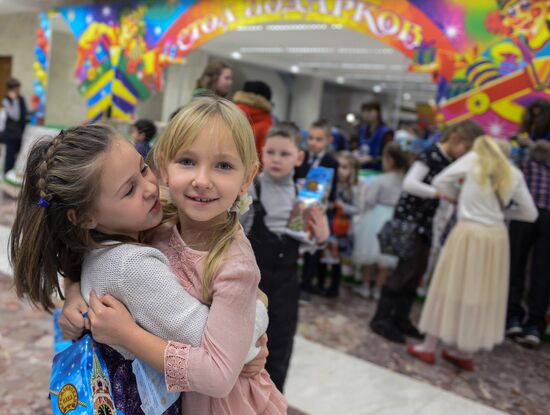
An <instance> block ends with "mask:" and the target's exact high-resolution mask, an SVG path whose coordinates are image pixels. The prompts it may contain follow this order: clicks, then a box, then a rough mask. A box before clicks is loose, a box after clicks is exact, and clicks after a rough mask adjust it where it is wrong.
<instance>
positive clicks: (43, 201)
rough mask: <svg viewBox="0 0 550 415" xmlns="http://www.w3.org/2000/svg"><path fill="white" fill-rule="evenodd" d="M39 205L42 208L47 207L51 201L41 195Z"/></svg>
mask: <svg viewBox="0 0 550 415" xmlns="http://www.w3.org/2000/svg"><path fill="white" fill-rule="evenodd" d="M38 206H40V207H41V208H44V209H47V208H49V207H50V202H48V201H47V200H46V199H45V198H43V197H41V198H40V199H38Z"/></svg>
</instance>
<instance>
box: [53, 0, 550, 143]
mask: <svg viewBox="0 0 550 415" xmlns="http://www.w3.org/2000/svg"><path fill="white" fill-rule="evenodd" d="M128 4H129V3H128V2H125V3H124V5H119V4H117V3H116V2H113V4H111V5H109V4H105V3H102V4H100V5H91V6H79V7H66V8H62V9H59V10H58V11H59V12H60V13H61V14H62V15H63V17H64V18H65V20H66V21H67V23H68V25H69V27H70V29H71V30H72V32H73V33H74V35H75V36H76V37H77V39H78V61H77V62H76V71H75V76H76V77H77V79H78V81H79V88H80V92H81V93H82V94H83V95H84V96H85V97H86V99H87V103H88V118H89V119H90V120H91V121H93V120H97V119H100V118H102V117H105V116H110V117H114V118H119V119H129V118H131V116H132V114H133V111H134V109H135V106H136V104H137V103H138V102H139V101H142V100H145V99H147V97H148V96H149V95H150V94H151V92H153V91H155V90H160V89H162V87H163V83H162V80H163V71H164V69H165V68H166V66H167V65H169V64H172V63H179V62H182V60H183V58H184V56H185V55H186V54H187V53H189V52H190V51H192V50H193V49H195V48H197V47H199V46H200V45H202V44H203V43H204V42H207V41H208V40H210V39H213V38H215V37H217V36H220V35H223V34H224V33H225V32H228V31H232V30H235V29H237V28H239V27H242V26H247V25H257V24H262V23H268V22H285V21H300V22H316V23H327V24H336V25H341V26H342V27H344V28H347V29H350V30H355V31H358V32H360V33H363V34H365V36H371V37H374V38H377V39H379V40H380V41H382V42H385V43H387V44H388V45H390V46H391V47H393V48H395V49H397V50H398V51H400V52H401V53H403V54H404V55H405V56H407V57H408V58H410V59H411V64H410V67H409V70H410V71H425V72H429V73H431V74H432V78H433V82H435V83H436V84H437V87H438V88H437V94H436V96H435V97H434V98H435V101H436V103H437V104H436V107H437V111H438V114H439V119H440V121H443V122H446V123H449V124H450V123H454V122H458V121H460V120H463V119H467V118H473V119H475V120H477V121H479V122H481V123H482V124H483V125H484V126H485V127H486V128H487V129H488V131H489V132H490V133H492V134H494V135H496V136H506V135H509V134H512V133H514V132H515V131H516V129H517V124H518V122H519V121H520V118H521V114H522V111H523V107H524V106H525V105H527V104H528V103H529V102H531V101H532V100H534V99H536V98H541V97H542V98H548V99H550V97H549V96H548V93H549V90H548V82H549V80H550V56H549V53H550V43H549V40H550V29H549V19H550V0H508V1H506V0H411V1H405V0H385V1H381V0H379V1H376V0H373V1H365V0H363V1H361V0H243V1H237V0H204V1H191V0H187V1H186V0H180V1H177V0H173V1H167V2H155V1H136V2H135V3H133V5H132V6H128ZM354 46H355V45H354ZM356 46H360V45H356Z"/></svg>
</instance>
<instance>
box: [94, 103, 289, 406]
mask: <svg viewBox="0 0 550 415" xmlns="http://www.w3.org/2000/svg"><path fill="white" fill-rule="evenodd" d="M153 154H154V159H155V163H156V167H157V168H158V170H159V172H160V174H161V176H162V179H163V182H164V183H166V186H167V188H168V189H167V190H168V192H167V193H168V194H169V197H170V201H168V202H167V203H166V205H165V223H164V224H163V225H166V226H163V227H161V228H160V229H158V230H157V231H156V232H155V235H154V241H153V243H154V245H155V246H157V247H158V248H159V249H160V250H161V251H162V252H163V253H164V254H165V255H166V256H167V257H168V259H169V261H170V264H171V265H172V268H173V269H174V271H175V272H176V274H177V275H178V277H179V278H180V280H181V283H182V284H183V286H184V287H185V288H186V290H187V291H188V292H189V293H191V294H192V295H193V296H194V297H196V298H198V299H200V300H201V301H202V302H203V303H205V304H208V305H210V313H209V315H208V322H207V324H206V327H205V329H204V336H203V339H202V344H201V346H200V347H193V346H192V345H190V344H184V343H183V342H176V341H173V340H174V339H175V338H174V337H170V336H162V335H160V336H159V335H158V334H156V333H153V332H151V330H150V329H148V328H146V327H143V328H142V327H140V326H139V325H137V324H135V322H134V321H133V319H132V317H131V316H130V314H129V313H128V311H127V310H126V309H125V307H124V305H123V304H121V303H120V302H119V301H117V300H116V299H115V298H113V297H112V296H105V297H104V298H103V299H98V298H97V297H91V301H90V322H91V327H92V333H93V334H94V336H95V338H96V339H97V340H99V341H104V342H106V343H109V344H116V345H119V346H122V347H124V348H126V349H127V350H129V351H131V352H132V353H133V354H135V355H136V356H138V357H139V358H141V359H143V360H144V361H145V362H147V363H148V364H149V365H151V366H153V367H155V368H156V369H157V370H158V371H162V372H164V375H165V381H166V385H167V386H168V389H169V390H170V391H173V392H186V393H184V394H182V399H181V400H182V412H183V413H185V414H187V413H189V414H201V415H202V414H216V415H224V414H226V415H256V414H269V415H278V414H283V413H286V409H287V403H286V400H285V399H284V397H283V395H282V394H281V392H279V391H278V390H277V388H276V387H275V385H274V383H273V381H272V380H271V377H270V376H269V374H268V373H267V371H265V370H264V371H261V372H260V373H257V374H256V375H254V376H251V377H243V376H239V372H241V370H242V367H243V364H244V363H245V362H246V361H248V360H249V358H250V356H249V352H250V347H251V345H254V343H255V342H256V339H257V337H258V336H257V334H259V333H263V332H265V330H266V329H267V323H268V315H267V309H266V307H264V306H263V305H262V304H259V303H258V301H257V296H258V285H259V281H260V270H259V269H258V265H257V263H256V258H255V255H254V251H253V249H252V247H251V245H250V242H249V240H248V239H247V238H246V236H245V234H244V231H243V229H242V227H241V225H240V221H239V215H240V214H241V213H244V212H243V211H245V210H246V209H248V204H249V203H250V202H251V201H250V198H249V197H247V191H248V188H249V187H250V184H251V182H252V180H253V178H254V176H255V175H256V172H257V170H258V165H259V162H258V155H257V152H256V146H255V143H254V136H253V133H252V128H251V126H250V123H249V122H248V120H247V118H246V116H245V115H244V113H243V112H242V111H241V110H240V109H239V108H238V107H237V106H236V105H235V104H233V103H232V102H231V101H228V100H226V99H223V98H220V97H217V96H215V95H210V96H201V97H196V98H195V99H193V100H192V101H191V103H189V104H188V105H187V106H185V107H184V108H183V109H182V110H181V111H180V112H179V113H178V114H177V115H176V116H175V118H174V119H172V121H170V124H169V125H168V127H167V128H166V129H165V130H164V132H163V134H162V135H161V136H160V137H159V140H158V141H157V143H156V144H155V147H154V150H153ZM86 291H87V290H86V287H84V286H83V292H86ZM115 297H117V298H119V299H120V297H118V296H117V295H115ZM130 312H131V310H130ZM99 314H100V315H99ZM144 329H145V330H144Z"/></svg>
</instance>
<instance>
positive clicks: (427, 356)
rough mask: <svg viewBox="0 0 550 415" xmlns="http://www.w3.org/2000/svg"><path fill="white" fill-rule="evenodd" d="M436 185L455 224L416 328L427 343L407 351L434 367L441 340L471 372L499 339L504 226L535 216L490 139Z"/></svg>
mask: <svg viewBox="0 0 550 415" xmlns="http://www.w3.org/2000/svg"><path fill="white" fill-rule="evenodd" d="M433 184H434V186H435V187H436V188H437V189H438V190H439V191H441V192H443V193H445V194H446V195H448V197H450V198H452V199H455V200H456V199H458V208H457V209H458V212H457V217H458V223H457V224H456V226H455V227H454V228H453V230H452V231H451V233H450V235H449V238H448V239H447V242H446V244H445V246H444V247H443V251H442V253H441V256H440V257H439V260H438V263H437V265H436V269H435V273H434V276H433V280H432V282H431V285H430V288H429V291H428V295H427V298H426V302H425V304H424V308H423V310H422V316H421V318H420V324H419V328H420V330H421V331H422V332H425V333H426V338H425V339H424V342H423V343H422V344H418V345H415V346H413V345H410V346H409V347H408V349H407V350H408V352H409V354H411V355H412V356H414V357H416V358H418V359H420V360H422V361H424V362H426V363H430V364H433V363H434V362H435V354H434V353H435V349H436V346H437V343H438V342H439V341H440V340H441V341H442V342H443V343H445V344H446V345H447V348H446V349H445V350H443V353H442V356H443V358H444V359H446V360H447V361H449V362H451V363H452V364H454V365H455V366H458V367H459V368H462V369H465V370H473V369H474V363H473V360H472V353H475V352H477V351H479V350H483V349H484V350H491V349H492V348H493V347H494V346H495V345H498V344H500V343H501V342H502V341H503V339H504V325H505V318H506V301H507V291H508V269H509V255H510V252H509V240H508V231H507V229H506V226H505V224H504V219H505V217H506V218H514V219H518V220H522V221H527V222H533V221H534V220H535V219H536V218H537V209H536V208H535V205H534V203H533V199H532V198H531V195H530V194H529V190H528V189H527V185H526V183H525V180H524V178H523V175H522V174H521V172H520V171H519V170H518V169H517V168H515V167H513V166H512V165H511V164H510V163H509V162H508V160H507V159H506V157H505V155H504V154H503V152H502V151H501V150H500V148H499V147H498V145H497V144H496V142H495V141H494V140H493V139H492V138H491V137H489V136H481V137H479V138H478V139H477V140H476V141H475V143H474V146H473V149H472V151H470V152H469V153H468V154H466V155H465V156H464V157H462V158H461V159H459V160H457V161H456V162H454V163H453V164H451V165H450V166H449V167H447V168H446V169H445V170H443V171H442V172H441V173H440V174H438V175H437V176H436V177H435V178H434V180H433ZM512 202H513V203H512ZM509 206H511V207H510V208H508V207H509Z"/></svg>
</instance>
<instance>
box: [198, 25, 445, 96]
mask: <svg viewBox="0 0 550 415" xmlns="http://www.w3.org/2000/svg"><path fill="white" fill-rule="evenodd" d="M201 49H202V50H205V51H207V52H209V53H211V54H214V55H217V56H220V57H223V58H228V59H239V60H242V61H245V62H250V63H254V64H257V65H261V66H265V67H269V68H274V69H277V70H281V71H288V72H294V73H297V72H299V73H303V74H308V75H313V76H318V77H321V78H323V79H325V80H327V81H331V82H334V83H338V84H346V85H349V86H353V87H356V88H359V89H363V90H369V91H373V88H374V90H375V92H386V93H390V94H392V93H393V94H394V93H396V92H397V91H401V93H402V94H404V95H405V97H406V98H408V99H412V100H416V101H427V100H429V99H430V98H432V97H433V95H434V93H435V85H434V84H433V83H432V81H431V77H430V76H429V75H428V74H425V73H411V72H408V71H407V67H408V64H409V62H410V60H409V59H408V58H407V57H405V56H404V55H403V54H401V53H400V52H399V51H396V50H394V49H392V48H391V47H390V46H388V45H386V44H385V43H383V42H380V41H379V40H377V39H375V38H372V37H369V36H365V35H364V34H361V33H359V32H355V31H352V30H348V29H345V28H342V26H340V25H329V24H306V23H298V24H296V23H285V22H280V23H272V24H264V25H257V26H248V27H242V28H240V29H239V30H236V31H233V32H228V33H225V34H223V35H222V36H218V37H217V38H215V39H212V40H210V41H209V42H206V43H205V44H203V45H202V46H201ZM401 82H402V85H400V83H401Z"/></svg>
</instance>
